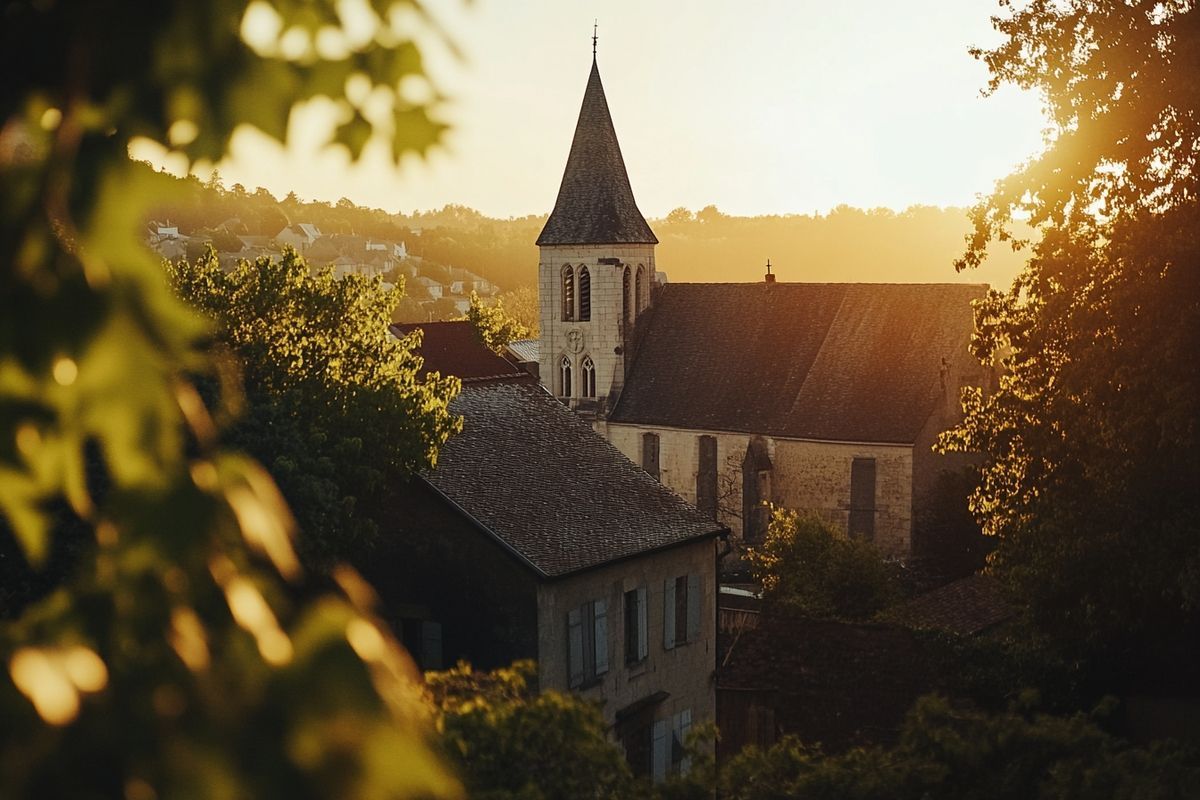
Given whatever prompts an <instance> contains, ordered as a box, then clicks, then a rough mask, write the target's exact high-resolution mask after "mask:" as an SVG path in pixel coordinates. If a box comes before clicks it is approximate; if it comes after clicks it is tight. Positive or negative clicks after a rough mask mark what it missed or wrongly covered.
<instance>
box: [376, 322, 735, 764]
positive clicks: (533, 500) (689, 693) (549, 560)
mask: <svg viewBox="0 0 1200 800" xmlns="http://www.w3.org/2000/svg"><path fill="white" fill-rule="evenodd" d="M416 328H420V329H421V330H422V331H423V334H422V336H423V339H422V344H421V347H420V351H419V352H420V355H421V356H422V358H423V359H424V366H423V369H424V370H425V371H427V372H428V371H436V372H439V373H441V374H450V375H455V376H457V377H459V378H460V379H461V380H462V382H463V389H462V392H461V394H460V395H459V396H458V398H457V399H455V400H454V401H453V403H452V404H451V410H452V411H453V412H455V413H456V414H460V415H462V417H463V431H462V433H460V434H458V435H456V436H454V437H451V439H450V440H449V441H448V442H447V443H446V445H445V446H444V447H443V448H442V450H441V452H440V454H439V456H438V463H437V466H436V468H435V469H433V470H431V471H429V472H428V473H426V474H424V475H422V476H421V478H420V479H418V480H414V481H413V482H412V483H411V485H410V486H408V487H407V489H406V492H405V497H404V502H403V506H402V507H401V508H398V509H397V514H396V520H397V525H396V530H395V531H394V532H393V533H392V535H391V536H389V537H387V538H389V539H390V540H391V542H392V548H393V549H391V550H389V549H387V548H385V549H384V550H382V551H381V552H380V553H379V554H377V555H376V557H374V558H373V559H372V564H370V565H367V568H366V571H367V573H368V574H369V575H371V576H372V578H373V579H374V580H373V583H374V584H375V585H376V586H377V587H378V588H379V590H380V593H381V595H382V597H383V598H384V605H385V608H387V609H389V610H390V612H391V615H392V617H393V618H392V620H391V621H392V622H393V623H394V624H395V625H396V627H397V629H399V630H401V631H404V638H405V642H406V645H407V646H408V647H409V648H410V649H411V650H412V651H413V652H414V653H415V654H417V656H418V658H419V659H421V660H422V662H423V665H424V666H426V667H439V666H443V665H445V664H446V663H449V662H452V661H454V660H456V659H460V658H465V659H467V660H469V661H471V662H472V663H473V664H475V665H476V666H478V667H482V668H488V667H494V666H499V665H503V664H508V663H510V662H511V661H513V660H515V659H523V658H528V659H535V660H536V661H537V663H538V673H537V675H538V684H539V687H540V688H541V689H557V690H561V691H575V692H578V693H579V694H581V695H582V696H583V697H585V698H589V699H592V700H596V701H598V702H599V703H600V704H601V708H602V711H603V714H604V718H605V720H606V721H607V723H608V724H609V726H610V729H611V732H612V735H613V737H614V739H616V740H618V741H619V742H620V743H621V744H622V745H623V746H624V748H625V751H626V754H627V755H628V757H629V760H630V762H631V765H632V766H633V767H634V768H635V770H638V771H640V772H642V773H645V774H650V775H653V776H655V777H656V778H662V777H664V776H665V775H666V774H667V772H668V771H670V770H672V769H679V768H681V767H683V766H684V765H683V764H682V763H681V758H682V751H681V749H680V748H679V747H678V746H677V745H678V744H680V743H682V741H683V737H684V735H685V734H686V732H687V730H688V728H689V727H690V726H691V724H692V723H693V722H699V721H702V720H711V719H713V717H714V713H715V694H714V672H715V668H716V596H717V570H716V567H717V558H718V555H719V552H720V551H721V540H722V539H723V537H724V534H725V533H726V531H725V529H724V528H723V526H721V525H720V524H718V523H716V522H714V521H713V520H711V519H709V518H706V517H704V516H703V515H701V514H699V513H698V512H697V511H696V510H695V509H694V508H692V507H691V506H689V505H688V504H687V503H686V502H684V501H683V499H681V498H680V497H679V496H678V495H677V494H675V493H673V492H671V491H670V490H669V489H667V488H666V487H665V486H663V485H662V484H661V483H659V482H658V481H655V480H654V479H653V478H652V477H650V476H649V475H647V474H646V473H645V471H643V470H642V469H641V468H639V467H638V466H637V465H635V464H634V463H632V462H631V461H629V460H628V459H627V458H625V457H624V456H623V455H622V454H621V453H620V452H619V451H618V450H617V449H616V448H614V447H613V446H612V445H611V444H609V443H608V442H607V441H605V440H604V439H603V438H602V437H600V436H598V435H597V434H596V433H595V432H594V431H593V430H592V427H591V425H590V424H589V423H588V421H586V420H584V419H583V418H581V417H579V416H578V415H576V414H573V413H572V412H571V411H570V410H569V409H567V408H566V407H565V406H564V405H563V404H562V403H560V402H559V401H558V400H557V399H555V398H554V397H553V396H552V395H550V394H549V393H548V392H546V391H545V390H544V389H543V388H542V387H541V386H540V385H539V384H538V383H537V381H536V380H535V379H534V378H533V377H532V376H531V375H529V373H527V372H526V371H524V370H522V369H521V368H520V367H518V366H517V365H515V364H513V363H512V362H510V361H508V360H507V359H505V358H502V357H500V356H498V355H496V354H494V353H492V352H491V351H490V350H488V349H487V348H485V347H484V346H483V345H482V344H481V343H480V342H479V341H478V340H477V339H476V337H475V333H474V331H473V329H472V328H471V326H470V324H469V323H466V322H443V323H428V324H421V325H419V326H416V325H394V326H393V327H392V330H393V331H394V332H395V333H396V334H397V335H406V334H408V333H410V332H411V331H413V330H414V329H416Z"/></svg>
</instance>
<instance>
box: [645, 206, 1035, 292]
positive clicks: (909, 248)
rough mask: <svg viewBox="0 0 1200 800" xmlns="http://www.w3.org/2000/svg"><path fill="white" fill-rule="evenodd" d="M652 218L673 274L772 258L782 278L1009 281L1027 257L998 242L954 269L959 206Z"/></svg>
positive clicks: (755, 271)
mask: <svg viewBox="0 0 1200 800" xmlns="http://www.w3.org/2000/svg"><path fill="white" fill-rule="evenodd" d="M651 225H652V227H653V228H654V232H655V233H656V234H657V235H658V238H659V241H660V244H659V247H658V252H657V255H656V260H657V264H658V268H659V270H661V271H665V272H666V273H667V275H668V277H669V278H670V280H671V281H675V282H687V281H700V282H710V281H733V282H740V281H757V280H762V276H763V273H764V271H765V270H764V267H765V265H766V262H767V259H768V258H769V259H770V260H771V264H772V267H773V271H774V272H775V274H776V275H778V276H779V280H781V281H816V282H840V281H850V282H869V283H942V282H947V283H949V282H967V283H989V284H991V285H992V286H1008V285H1009V284H1010V283H1011V282H1012V279H1013V276H1015V275H1016V273H1017V271H1018V270H1019V269H1020V267H1021V265H1022V263H1023V262H1024V253H1013V252H1012V251H1011V250H1008V249H1003V250H998V251H996V252H993V253H992V254H991V257H990V258H989V259H988V261H987V262H986V263H985V265H984V267H983V268H982V269H978V270H968V271H966V272H963V273H956V272H955V271H954V266H953V262H954V259H955V258H957V257H958V256H959V255H961V254H962V251H963V247H964V240H963V237H964V235H965V234H966V232H967V231H968V229H969V227H968V221H967V214H966V210H965V209H961V208H935V207H932V206H913V207H912V208H909V209H908V210H906V211H902V212H895V211H891V210H889V209H871V210H868V211H864V210H862V209H857V208H850V207H849V206H840V207H838V208H836V209H834V210H833V211H831V212H830V213H829V214H825V215H816V216H809V215H788V216H769V217H731V216H726V215H724V214H722V213H720V212H719V211H717V209H715V208H713V207H711V206H710V207H709V208H706V209H703V210H701V211H699V212H696V213H692V212H690V211H688V210H686V209H677V210H676V211H673V212H671V214H670V215H668V216H667V218H666V219H663V220H654V221H652V222H651Z"/></svg>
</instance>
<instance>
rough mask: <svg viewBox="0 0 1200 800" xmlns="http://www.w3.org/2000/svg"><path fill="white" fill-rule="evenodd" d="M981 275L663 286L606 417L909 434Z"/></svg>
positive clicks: (725, 427) (800, 431)
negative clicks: (936, 280) (972, 281)
mask: <svg viewBox="0 0 1200 800" xmlns="http://www.w3.org/2000/svg"><path fill="white" fill-rule="evenodd" d="M985 290H986V287H985V286H982V285H969V284H857V283H777V284H766V283H737V284H734V283H728V284H719V283H708V284H696V283H692V284H688V283H675V284H667V285H666V286H664V287H663V288H662V291H661V292H660V293H659V294H658V295H657V296H656V297H655V305H654V308H653V309H652V310H651V312H650V314H649V316H648V318H647V319H646V322H645V325H646V327H645V328H644V334H642V335H641V338H640V345H639V349H638V350H637V352H636V356H635V358H634V363H633V367H632V369H631V371H630V373H629V375H628V376H627V377H626V379H625V388H624V390H623V392H622V394H621V397H620V400H619V402H618V404H617V407H616V409H615V410H614V412H613V415H612V417H611V419H612V420H613V421H614V422H627V423H635V424H645V425H662V426H669V427H679V428H689V429H700V430H721V431H742V432H749V433H759V434H765V435H770V436H783V437H792V438H799V439H822V440H833V441H854V442H895V443H911V442H913V441H914V440H915V439H916V437H917V434H918V433H919V432H920V430H921V428H922V426H923V425H924V424H925V422H926V421H927V420H928V418H929V415H930V413H931V412H932V411H933V409H934V407H935V404H936V403H937V402H938V399H939V398H940V397H941V396H942V388H941V380H942V369H943V359H945V360H946V361H947V362H949V363H950V364H955V363H961V362H962V361H963V359H964V357H965V354H966V348H967V342H968V339H969V337H970V333H971V330H972V326H973V317H972V310H971V307H970V302H971V300H973V299H975V298H977V297H981V296H982V295H983V293H984V291H985Z"/></svg>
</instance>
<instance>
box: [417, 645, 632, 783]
mask: <svg viewBox="0 0 1200 800" xmlns="http://www.w3.org/2000/svg"><path fill="white" fill-rule="evenodd" d="M536 676H537V669H536V666H535V665H534V663H533V662H532V661H518V662H516V663H514V664H513V665H512V666H511V667H509V668H505V669H498V670H495V671H493V672H475V671H473V670H472V669H471V667H470V666H469V665H466V664H462V663H460V664H459V665H458V666H457V667H455V668H454V669H451V670H447V671H446V672H440V673H439V672H430V673H426V680H427V681H428V685H429V691H430V692H431V693H432V695H433V698H434V702H435V704H436V705H437V707H438V709H439V710H440V719H439V723H438V726H439V728H440V729H441V731H442V738H443V747H444V749H445V752H446V755H447V758H449V759H451V760H452V761H453V762H454V763H455V764H456V765H457V767H458V770H459V774H460V776H461V777H462V780H463V783H464V784H465V785H466V788H467V792H468V794H469V795H470V797H472V798H475V799H476V800H510V799H512V800H516V798H520V799H521V800H575V799H576V798H580V797H590V798H598V799H599V800H604V798H613V799H614V800H616V798H622V799H624V798H630V797H634V796H636V795H637V794H638V793H641V792H644V791H646V787H639V786H638V785H637V783H636V782H635V781H634V779H633V777H632V776H631V774H630V772H629V766H628V764H627V763H626V762H625V756H624V754H623V753H622V752H621V750H620V749H619V748H618V747H617V745H616V744H614V743H613V742H611V741H609V739H608V735H607V731H606V728H605V724H604V717H603V716H602V715H601V713H600V709H599V708H598V707H597V706H596V705H594V704H592V703H590V702H588V701H586V700H584V699H582V698H580V697H579V696H577V695H574V694H562V693H560V692H555V691H544V692H537V691H536V690H535V688H534V681H535V680H536Z"/></svg>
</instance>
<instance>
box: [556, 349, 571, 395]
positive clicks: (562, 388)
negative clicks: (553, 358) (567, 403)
mask: <svg viewBox="0 0 1200 800" xmlns="http://www.w3.org/2000/svg"><path fill="white" fill-rule="evenodd" d="M558 396H559V397H570V396H571V357H570V356H566V355H564V356H563V357H562V359H561V360H560V361H559V362H558Z"/></svg>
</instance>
